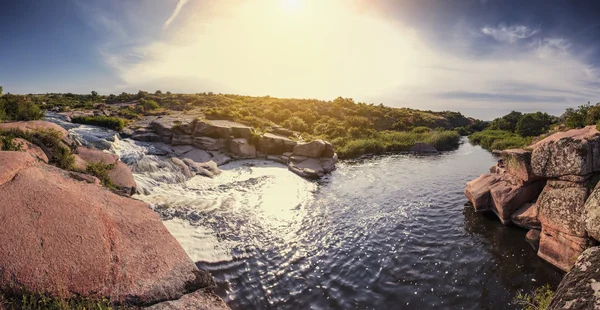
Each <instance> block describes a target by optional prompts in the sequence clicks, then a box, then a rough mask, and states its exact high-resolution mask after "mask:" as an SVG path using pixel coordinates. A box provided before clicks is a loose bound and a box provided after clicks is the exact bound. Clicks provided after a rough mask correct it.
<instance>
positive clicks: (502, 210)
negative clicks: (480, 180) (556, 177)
mask: <svg viewBox="0 0 600 310" xmlns="http://www.w3.org/2000/svg"><path fill="white" fill-rule="evenodd" d="M543 188H544V182H533V183H529V184H521V185H514V184H511V183H509V182H506V181H504V180H502V181H500V182H497V183H495V184H494V185H492V187H491V188H490V196H491V199H492V205H491V208H490V209H491V210H492V211H493V212H494V213H496V215H497V216H498V218H499V219H500V221H501V222H502V224H504V225H508V224H510V223H511V215H512V214H513V213H514V212H515V211H516V210H517V209H518V208H520V207H521V206H523V204H525V203H527V202H530V201H532V200H534V199H536V198H537V197H538V196H539V194H540V192H541V191H542V189H543Z"/></svg>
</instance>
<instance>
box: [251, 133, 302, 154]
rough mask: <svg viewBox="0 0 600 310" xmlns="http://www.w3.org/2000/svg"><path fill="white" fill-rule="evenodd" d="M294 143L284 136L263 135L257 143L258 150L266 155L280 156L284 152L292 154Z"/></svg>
mask: <svg viewBox="0 0 600 310" xmlns="http://www.w3.org/2000/svg"><path fill="white" fill-rule="evenodd" d="M296 144H297V143H296V141H292V140H290V139H288V138H287V137H284V136H278V135H274V134H272V133H265V134H264V135H263V136H262V137H261V138H260V141H259V142H258V150H259V151H261V152H262V153H264V154H267V155H281V154H283V153H286V152H293V151H294V147H295V146H296Z"/></svg>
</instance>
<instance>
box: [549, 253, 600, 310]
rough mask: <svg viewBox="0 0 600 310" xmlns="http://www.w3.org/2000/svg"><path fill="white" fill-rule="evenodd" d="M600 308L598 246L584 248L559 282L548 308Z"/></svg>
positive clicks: (599, 259) (578, 309)
mask: <svg viewBox="0 0 600 310" xmlns="http://www.w3.org/2000/svg"><path fill="white" fill-rule="evenodd" d="M598 308H600V247H593V248H589V249H587V250H585V251H584V252H583V253H582V254H581V255H580V256H579V258H578V259H577V262H576V263H575V264H574V265H573V268H571V270H570V271H569V272H568V273H567V274H566V275H565V277H564V278H563V279H562V281H561V282H560V285H559V286H558V289H557V290H556V292H555V293H554V296H553V297H552V301H551V302H550V306H549V307H548V309H549V310H558V309H571V310H588V309H598Z"/></svg>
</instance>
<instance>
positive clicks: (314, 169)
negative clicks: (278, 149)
mask: <svg viewBox="0 0 600 310" xmlns="http://www.w3.org/2000/svg"><path fill="white" fill-rule="evenodd" d="M288 167H289V169H290V171H292V172H294V173H295V174H297V175H299V176H301V177H304V178H307V179H319V178H321V177H323V176H324V175H325V171H324V170H323V167H322V166H321V163H320V161H319V159H317V158H307V159H305V160H303V161H301V162H298V163H294V162H290V164H289V166H288Z"/></svg>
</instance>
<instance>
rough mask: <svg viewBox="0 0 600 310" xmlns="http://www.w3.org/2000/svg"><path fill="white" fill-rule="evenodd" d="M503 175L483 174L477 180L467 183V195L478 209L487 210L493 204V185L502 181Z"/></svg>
mask: <svg viewBox="0 0 600 310" xmlns="http://www.w3.org/2000/svg"><path fill="white" fill-rule="evenodd" d="M500 180H501V177H500V176H499V175H497V174H482V175H480V176H479V177H478V178H476V179H475V180H472V181H470V182H468V183H467V186H466V188H465V196H467V199H468V200H469V201H470V202H471V204H472V205H473V207H474V208H475V210H476V211H486V210H489V209H490V206H491V205H492V197H491V195H490V189H491V187H492V185H494V184H496V183H498V182H500Z"/></svg>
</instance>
